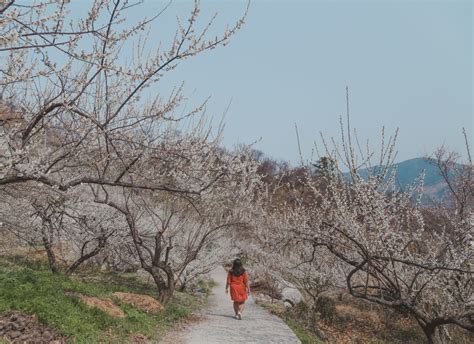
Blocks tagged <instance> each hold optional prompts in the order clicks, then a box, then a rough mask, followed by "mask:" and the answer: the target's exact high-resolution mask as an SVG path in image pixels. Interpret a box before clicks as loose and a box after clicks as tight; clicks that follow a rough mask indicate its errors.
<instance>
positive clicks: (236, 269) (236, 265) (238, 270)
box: [230, 258, 245, 276]
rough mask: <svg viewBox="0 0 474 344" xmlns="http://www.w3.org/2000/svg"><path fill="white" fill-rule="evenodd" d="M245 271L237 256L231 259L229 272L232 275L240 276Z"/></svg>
mask: <svg viewBox="0 0 474 344" xmlns="http://www.w3.org/2000/svg"><path fill="white" fill-rule="evenodd" d="M244 272H245V269H244V267H243V266H242V262H241V261H240V259H239V258H237V259H236V260H234V261H233V263H232V270H230V273H231V274H232V275H234V276H240V275H242V274H243V273H244Z"/></svg>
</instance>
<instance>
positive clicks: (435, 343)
mask: <svg viewBox="0 0 474 344" xmlns="http://www.w3.org/2000/svg"><path fill="white" fill-rule="evenodd" d="M421 328H422V329H423V332H424V333H425V336H426V339H427V341H428V344H445V343H447V341H446V337H445V335H444V332H443V328H442V327H441V326H436V325H432V324H428V325H425V326H421Z"/></svg>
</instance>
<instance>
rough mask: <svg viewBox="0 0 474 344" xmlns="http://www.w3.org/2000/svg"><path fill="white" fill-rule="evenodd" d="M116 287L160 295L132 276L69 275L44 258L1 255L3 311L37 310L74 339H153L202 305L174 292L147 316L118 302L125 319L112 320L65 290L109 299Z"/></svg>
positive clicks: (0, 300)
mask: <svg viewBox="0 0 474 344" xmlns="http://www.w3.org/2000/svg"><path fill="white" fill-rule="evenodd" d="M26 266H28V267H26ZM30 267H31V268H30ZM33 268H34V269H33ZM92 277H93V278H92ZM115 291H124V292H134V293H142V294H148V295H151V296H155V297H156V290H155V289H154V288H153V286H152V285H148V284H146V283H144V282H140V281H139V280H137V279H136V278H134V277H132V276H120V275H119V274H103V275H100V274H98V273H97V274H95V275H93V276H87V278H85V276H77V277H76V276H75V277H67V276H65V275H60V274H52V273H51V272H50V271H49V270H48V269H47V266H45V264H44V263H42V262H36V263H35V262H31V261H25V260H24V259H22V258H19V257H0V313H1V312H4V311H8V310H19V311H22V312H25V313H28V314H35V315H36V316H37V317H38V319H39V320H40V321H41V322H43V323H46V324H48V325H51V326H53V327H55V328H56V329H57V330H58V331H59V332H60V333H61V334H63V335H64V336H65V337H67V338H69V339H70V340H71V341H74V342H76V343H95V342H99V341H100V342H101V343H125V342H129V337H130V334H132V333H140V334H143V335H145V336H147V337H149V338H154V337H156V336H157V335H160V334H162V333H163V332H165V331H166V330H167V329H169V328H170V327H172V326H173V325H174V324H175V322H176V321H177V320H179V319H183V318H186V317H188V316H189V315H190V313H191V312H192V311H193V310H194V309H196V308H197V307H199V301H198V300H197V298H196V297H193V296H191V295H186V294H183V293H179V292H176V293H175V297H174V298H173V299H172V300H171V301H170V303H169V304H168V305H167V306H166V308H165V310H164V311H162V312H159V313H156V314H148V313H145V312H143V311H141V310H139V309H136V308H134V307H132V306H129V305H126V304H120V307H121V308H122V310H123V311H124V312H125V314H126V317H125V318H114V317H112V316H110V315H108V314H106V313H104V312H102V311H101V310H99V309H97V308H90V307H88V306H87V305H86V304H84V303H83V302H82V301H81V300H80V299H79V298H78V297H76V296H70V295H67V294H66V293H67V292H76V293H81V294H84V295H89V296H96V297H111V296H112V293H113V292H115ZM0 343H1V342H0ZM2 344H3V343H2Z"/></svg>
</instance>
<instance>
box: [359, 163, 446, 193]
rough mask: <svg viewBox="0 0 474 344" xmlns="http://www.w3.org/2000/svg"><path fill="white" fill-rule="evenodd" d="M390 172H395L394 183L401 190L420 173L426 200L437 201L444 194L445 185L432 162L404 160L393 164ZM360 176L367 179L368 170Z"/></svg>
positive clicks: (362, 171)
mask: <svg viewBox="0 0 474 344" xmlns="http://www.w3.org/2000/svg"><path fill="white" fill-rule="evenodd" d="M377 168H378V167H377V166H376V167H374V168H373V169H374V170H377ZM392 170H393V171H396V183H397V186H398V187H399V188H400V189H402V190H404V189H405V188H407V187H408V186H409V185H411V184H413V183H414V182H415V181H416V180H417V178H418V177H419V176H420V175H421V173H422V172H424V174H425V178H424V184H425V186H424V189H425V190H424V194H425V198H426V200H429V199H434V200H439V199H440V198H441V197H442V196H443V195H444V193H445V192H446V188H447V185H446V183H445V181H444V179H443V178H442V177H441V176H440V174H439V170H438V168H437V167H436V165H435V162H434V161H433V160H430V159H426V158H415V159H410V160H405V161H402V162H399V163H397V164H394V165H393V166H392ZM360 174H361V176H362V177H367V175H368V170H367V169H365V170H361V171H360Z"/></svg>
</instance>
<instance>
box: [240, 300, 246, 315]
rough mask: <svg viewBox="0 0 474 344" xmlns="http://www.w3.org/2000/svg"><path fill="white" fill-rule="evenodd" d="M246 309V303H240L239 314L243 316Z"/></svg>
mask: <svg viewBox="0 0 474 344" xmlns="http://www.w3.org/2000/svg"><path fill="white" fill-rule="evenodd" d="M244 308H245V303H244V302H240V303H239V309H238V310H239V313H240V314H242V312H243V311H244Z"/></svg>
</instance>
